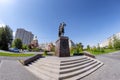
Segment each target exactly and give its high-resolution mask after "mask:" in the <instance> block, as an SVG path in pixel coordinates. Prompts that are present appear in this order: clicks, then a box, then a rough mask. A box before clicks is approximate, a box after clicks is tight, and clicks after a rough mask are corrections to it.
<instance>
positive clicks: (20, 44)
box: [13, 38, 22, 49]
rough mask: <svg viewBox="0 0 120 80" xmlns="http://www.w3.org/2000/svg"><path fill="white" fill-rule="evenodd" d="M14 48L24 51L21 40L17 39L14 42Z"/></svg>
mask: <svg viewBox="0 0 120 80" xmlns="http://www.w3.org/2000/svg"><path fill="white" fill-rule="evenodd" d="M13 46H14V47H15V48H18V49H22V40H21V39H19V38H16V39H15V40H14V42H13Z"/></svg>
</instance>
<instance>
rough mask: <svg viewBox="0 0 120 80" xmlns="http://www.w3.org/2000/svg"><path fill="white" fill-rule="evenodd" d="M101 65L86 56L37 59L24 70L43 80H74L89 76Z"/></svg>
mask: <svg viewBox="0 0 120 80" xmlns="http://www.w3.org/2000/svg"><path fill="white" fill-rule="evenodd" d="M61 64H62V65H61ZM102 65H103V64H102V63H101V62H100V61H98V60H96V59H93V58H89V57H86V56H83V57H74V58H69V57H66V58H58V57H57V58H42V59H39V60H37V61H35V62H34V63H32V64H30V65H29V66H26V68H27V69H28V70H29V71H30V72H32V73H33V74H35V75H36V76H38V77H39V78H41V79H43V80H63V79H70V80H75V79H79V78H82V77H84V76H86V75H88V74H90V73H91V72H93V71H94V70H96V69H98V68H99V67H100V66H102Z"/></svg>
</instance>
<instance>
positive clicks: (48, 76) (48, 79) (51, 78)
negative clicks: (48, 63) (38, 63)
mask: <svg viewBox="0 0 120 80" xmlns="http://www.w3.org/2000/svg"><path fill="white" fill-rule="evenodd" d="M29 68H31V69H32V70H33V71H36V73H35V74H37V75H39V76H41V74H42V75H44V76H41V77H40V78H41V79H43V80H58V77H59V74H56V73H53V72H50V71H47V70H43V69H40V68H39V67H35V66H33V65H30V66H29Z"/></svg>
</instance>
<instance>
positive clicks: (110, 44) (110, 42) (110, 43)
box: [108, 40, 113, 49]
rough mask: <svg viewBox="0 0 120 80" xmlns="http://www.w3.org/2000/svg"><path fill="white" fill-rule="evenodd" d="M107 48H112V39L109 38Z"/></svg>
mask: <svg viewBox="0 0 120 80" xmlns="http://www.w3.org/2000/svg"><path fill="white" fill-rule="evenodd" d="M108 48H109V49H112V48H113V46H112V41H111V40H109V44H108Z"/></svg>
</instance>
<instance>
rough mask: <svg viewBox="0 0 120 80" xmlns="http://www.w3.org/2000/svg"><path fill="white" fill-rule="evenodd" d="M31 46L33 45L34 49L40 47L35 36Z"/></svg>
mask: <svg viewBox="0 0 120 80" xmlns="http://www.w3.org/2000/svg"><path fill="white" fill-rule="evenodd" d="M31 45H32V47H34V48H37V47H39V45H38V39H37V36H35V37H34V39H33V40H32V41H31Z"/></svg>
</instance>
